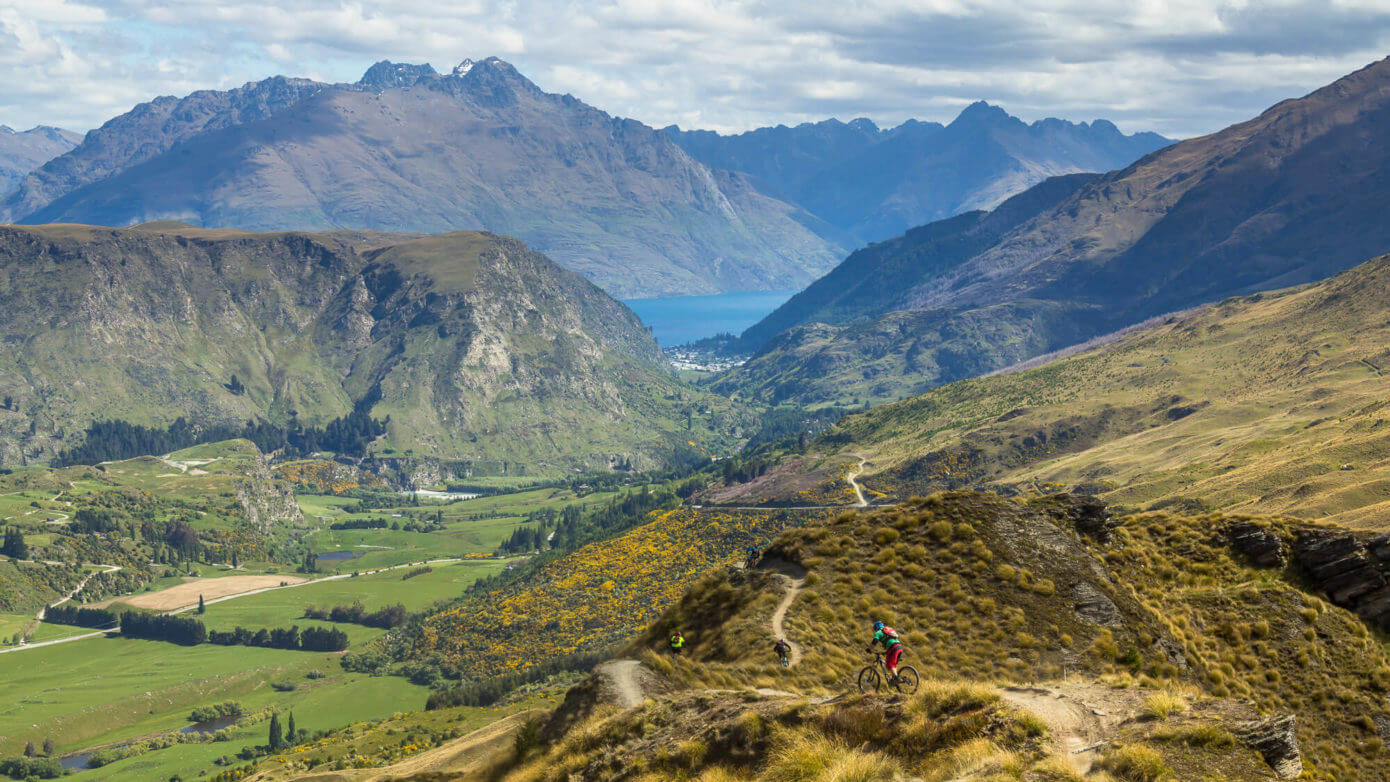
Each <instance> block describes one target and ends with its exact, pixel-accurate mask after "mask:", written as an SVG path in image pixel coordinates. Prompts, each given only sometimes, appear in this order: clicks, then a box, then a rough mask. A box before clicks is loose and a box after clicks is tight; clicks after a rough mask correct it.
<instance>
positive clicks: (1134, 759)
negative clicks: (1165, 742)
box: [1100, 744, 1173, 782]
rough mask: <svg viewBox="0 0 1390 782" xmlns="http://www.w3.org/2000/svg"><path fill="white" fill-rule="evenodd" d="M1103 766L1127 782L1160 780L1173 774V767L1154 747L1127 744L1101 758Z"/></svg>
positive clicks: (1155, 781)
mask: <svg viewBox="0 0 1390 782" xmlns="http://www.w3.org/2000/svg"><path fill="white" fill-rule="evenodd" d="M1100 765H1101V768H1103V769H1105V770H1106V771H1109V772H1110V773H1111V774H1114V775H1115V776H1117V777H1119V778H1120V779H1123V780H1125V782H1159V780H1162V779H1167V778H1168V777H1169V776H1171V775H1172V773H1173V771H1172V769H1170V768H1168V764H1167V763H1165V762H1164V761H1163V756H1162V755H1160V754H1159V753H1158V751H1157V750H1155V749H1154V748H1153V747H1148V746H1145V745H1143V744H1127V745H1125V746H1122V747H1120V748H1118V749H1115V750H1113V751H1111V752H1110V753H1108V754H1106V756H1105V757H1103V758H1101V761H1100Z"/></svg>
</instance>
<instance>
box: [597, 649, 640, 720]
mask: <svg viewBox="0 0 1390 782" xmlns="http://www.w3.org/2000/svg"><path fill="white" fill-rule="evenodd" d="M594 672H595V673H597V674H598V675H599V677H600V678H601V679H603V683H604V686H605V687H606V689H607V690H608V691H609V693H610V695H611V696H612V698H613V700H614V702H616V703H617V704H618V705H619V706H622V707H623V708H624V709H631V708H633V707H635V706H641V705H642V701H643V700H645V699H646V698H645V696H644V695H643V694H642V683H641V681H640V677H641V674H642V673H643V672H644V669H643V668H642V663H639V662H637V661H636V660H614V661H612V662H608V663H604V664H603V665H600V666H599V667H597V668H595V669H594Z"/></svg>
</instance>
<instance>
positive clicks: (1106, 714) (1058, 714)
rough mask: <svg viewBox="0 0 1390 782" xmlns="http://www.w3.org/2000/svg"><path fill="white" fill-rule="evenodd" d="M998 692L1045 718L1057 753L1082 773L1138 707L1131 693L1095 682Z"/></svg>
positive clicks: (1064, 683) (1092, 763)
mask: <svg viewBox="0 0 1390 782" xmlns="http://www.w3.org/2000/svg"><path fill="white" fill-rule="evenodd" d="M1001 694H1002V695H1003V696H1004V700H1005V701H1006V702H1008V703H1010V704H1012V705H1014V706H1017V707H1018V708H1020V709H1023V710H1024V711H1028V712H1031V713H1033V714H1035V715H1037V716H1038V717H1040V718H1041V719H1042V720H1043V721H1044V722H1046V723H1047V724H1048V726H1049V727H1050V728H1051V731H1052V741H1053V744H1054V747H1055V751H1056V753H1057V755H1058V756H1060V757H1062V758H1064V759H1066V761H1067V762H1068V763H1070V764H1071V765H1072V768H1074V769H1075V770H1076V771H1077V772H1079V773H1082V774H1085V773H1088V772H1090V771H1091V768H1092V766H1093V765H1094V764H1095V762H1096V758H1097V755H1098V753H1097V750H1098V749H1099V748H1100V746H1101V745H1103V744H1104V743H1105V741H1106V740H1107V739H1109V738H1110V737H1111V736H1113V735H1114V734H1115V730H1116V728H1118V727H1119V725H1120V723H1122V722H1124V721H1125V720H1126V719H1128V718H1129V717H1130V716H1132V715H1133V714H1134V713H1135V709H1136V708H1137V704H1136V703H1135V702H1134V701H1135V698H1136V697H1137V696H1135V695H1134V694H1133V693H1131V692H1128V691H1123V690H1112V689H1110V688H1108V687H1102V686H1099V685H1094V684H1080V683H1070V682H1058V683H1054V684H1049V685H1046V686H1036V687H1006V688H1004V690H1003V691H1002V693H1001Z"/></svg>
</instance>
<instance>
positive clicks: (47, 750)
mask: <svg viewBox="0 0 1390 782" xmlns="http://www.w3.org/2000/svg"><path fill="white" fill-rule="evenodd" d="M53 750H54V747H53V737H52V736H49V737H48V738H46V739H44V740H43V754H45V755H49V756H52V755H53Z"/></svg>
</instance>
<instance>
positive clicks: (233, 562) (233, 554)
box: [232, 551, 241, 570]
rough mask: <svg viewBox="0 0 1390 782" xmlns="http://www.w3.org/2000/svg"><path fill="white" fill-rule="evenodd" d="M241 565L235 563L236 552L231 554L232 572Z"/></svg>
mask: <svg viewBox="0 0 1390 782" xmlns="http://www.w3.org/2000/svg"><path fill="white" fill-rule="evenodd" d="M240 564H241V563H239V562H237V556H236V552H235V551H233V552H232V570H236V569H237V568H238V567H239V566H240Z"/></svg>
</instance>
